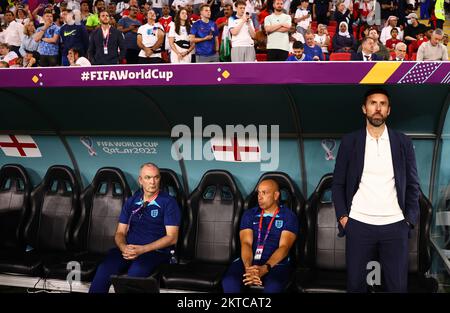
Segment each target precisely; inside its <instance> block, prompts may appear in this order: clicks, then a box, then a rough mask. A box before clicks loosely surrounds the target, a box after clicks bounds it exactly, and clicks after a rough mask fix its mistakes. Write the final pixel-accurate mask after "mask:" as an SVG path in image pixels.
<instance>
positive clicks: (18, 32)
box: [4, 21, 25, 47]
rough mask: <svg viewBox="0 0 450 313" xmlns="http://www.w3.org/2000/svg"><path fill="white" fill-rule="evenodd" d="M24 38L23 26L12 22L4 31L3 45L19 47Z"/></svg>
mask: <svg viewBox="0 0 450 313" xmlns="http://www.w3.org/2000/svg"><path fill="white" fill-rule="evenodd" d="M23 37H25V34H24V33H23V25H22V24H20V23H17V22H16V21H12V22H11V23H9V25H8V27H7V28H6V30H5V37H4V38H5V39H4V40H5V43H7V44H8V45H10V46H16V47H20V45H21V44H22V39H23Z"/></svg>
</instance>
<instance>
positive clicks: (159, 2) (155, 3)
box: [152, 0, 168, 25]
mask: <svg viewBox="0 0 450 313" xmlns="http://www.w3.org/2000/svg"><path fill="white" fill-rule="evenodd" d="M164 5H168V0H152V9H153V11H155V13H156V20H159V19H160V18H161V17H162V16H163V10H162V8H163V6H164ZM161 25H162V24H161Z"/></svg>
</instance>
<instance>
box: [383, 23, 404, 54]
mask: <svg viewBox="0 0 450 313" xmlns="http://www.w3.org/2000/svg"><path fill="white" fill-rule="evenodd" d="M399 42H402V41H401V40H399V39H398V30H397V28H392V29H391V39H388V40H387V41H386V48H387V49H388V50H389V52H391V51H394V49H395V46H396V45H397V44H398V43H399Z"/></svg>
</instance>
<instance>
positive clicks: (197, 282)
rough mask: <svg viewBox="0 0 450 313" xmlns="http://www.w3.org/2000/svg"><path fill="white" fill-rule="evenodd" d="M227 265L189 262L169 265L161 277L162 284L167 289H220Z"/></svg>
mask: <svg viewBox="0 0 450 313" xmlns="http://www.w3.org/2000/svg"><path fill="white" fill-rule="evenodd" d="M227 268H228V265H224V264H208V263H203V262H191V263H188V264H176V265H171V266H170V270H168V271H164V273H163V275H162V277H161V283H162V286H163V287H165V288H169V289H184V290H195V291H205V290H206V291H209V292H213V291H220V289H221V285H220V283H221V280H222V276H223V275H224V273H225V271H226V270H227Z"/></svg>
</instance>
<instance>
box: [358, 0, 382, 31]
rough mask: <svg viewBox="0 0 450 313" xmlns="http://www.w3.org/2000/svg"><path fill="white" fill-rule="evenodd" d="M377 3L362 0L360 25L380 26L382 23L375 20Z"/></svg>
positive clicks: (360, 4)
mask: <svg viewBox="0 0 450 313" xmlns="http://www.w3.org/2000/svg"><path fill="white" fill-rule="evenodd" d="M375 4H376V2H375V1H373V0H362V1H360V3H359V12H360V23H367V24H369V25H374V24H376V25H380V21H378V20H376V19H375V8H376V5H375Z"/></svg>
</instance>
